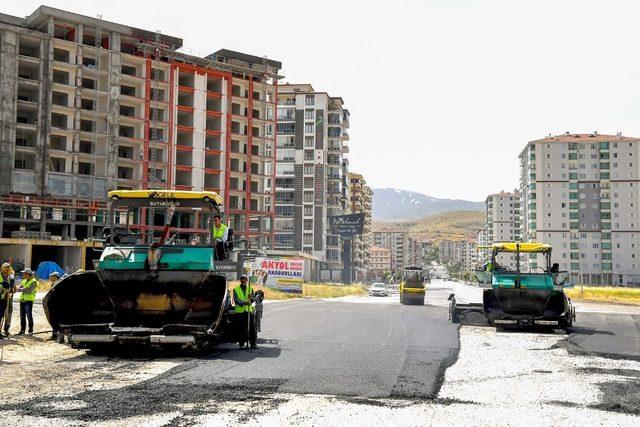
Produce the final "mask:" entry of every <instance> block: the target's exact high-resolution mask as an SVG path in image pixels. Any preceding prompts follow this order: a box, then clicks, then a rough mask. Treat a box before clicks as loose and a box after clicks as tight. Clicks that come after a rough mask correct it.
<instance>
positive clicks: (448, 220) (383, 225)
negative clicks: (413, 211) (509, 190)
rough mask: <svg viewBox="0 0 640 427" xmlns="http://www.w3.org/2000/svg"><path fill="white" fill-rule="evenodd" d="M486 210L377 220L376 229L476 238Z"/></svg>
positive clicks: (437, 237) (374, 225)
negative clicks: (406, 218)
mask: <svg viewBox="0 0 640 427" xmlns="http://www.w3.org/2000/svg"><path fill="white" fill-rule="evenodd" d="M484 224H485V218H484V212H476V211H455V212H444V213H440V214H436V215H431V216H428V217H426V218H421V219H418V220H412V221H375V222H374V224H373V229H374V230H398V231H407V232H409V233H411V234H412V235H416V236H421V237H427V238H430V239H434V240H442V239H453V240H457V239H464V238H475V237H476V236H477V232H478V229H479V228H482V227H484Z"/></svg>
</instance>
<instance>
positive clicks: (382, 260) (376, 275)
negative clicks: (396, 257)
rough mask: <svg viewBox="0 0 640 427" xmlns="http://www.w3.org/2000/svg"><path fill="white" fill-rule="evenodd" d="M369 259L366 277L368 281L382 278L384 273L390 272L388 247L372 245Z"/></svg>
mask: <svg viewBox="0 0 640 427" xmlns="http://www.w3.org/2000/svg"><path fill="white" fill-rule="evenodd" d="M369 250H370V253H371V256H370V258H369V259H370V261H369V267H368V273H367V274H368V279H369V280H370V281H381V280H384V278H385V275H386V274H388V273H390V272H391V270H392V268H391V251H390V250H389V249H388V248H383V247H378V246H372V247H371V248H370V249H369Z"/></svg>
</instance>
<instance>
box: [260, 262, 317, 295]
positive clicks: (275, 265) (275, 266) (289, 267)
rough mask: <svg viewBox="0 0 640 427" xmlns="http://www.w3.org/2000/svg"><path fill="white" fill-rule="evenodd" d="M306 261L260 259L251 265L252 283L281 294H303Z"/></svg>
mask: <svg viewBox="0 0 640 427" xmlns="http://www.w3.org/2000/svg"><path fill="white" fill-rule="evenodd" d="M303 278H304V260H303V259H298V258H266V257H258V258H256V259H255V260H254V261H253V262H252V263H251V274H250V281H251V284H252V285H254V286H258V287H259V286H266V287H269V288H274V289H277V290H279V291H281V292H291V293H302V280H303Z"/></svg>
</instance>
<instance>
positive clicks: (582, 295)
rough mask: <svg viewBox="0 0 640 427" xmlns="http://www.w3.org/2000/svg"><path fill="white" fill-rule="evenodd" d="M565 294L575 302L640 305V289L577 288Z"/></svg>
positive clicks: (568, 290) (567, 290)
mask: <svg viewBox="0 0 640 427" xmlns="http://www.w3.org/2000/svg"><path fill="white" fill-rule="evenodd" d="M565 292H566V293H567V295H568V296H569V298H571V299H572V300H574V301H584V302H600V303H609V304H622V305H640V288H624V287H611V286H598V287H596V286H575V287H574V288H571V289H566V290H565Z"/></svg>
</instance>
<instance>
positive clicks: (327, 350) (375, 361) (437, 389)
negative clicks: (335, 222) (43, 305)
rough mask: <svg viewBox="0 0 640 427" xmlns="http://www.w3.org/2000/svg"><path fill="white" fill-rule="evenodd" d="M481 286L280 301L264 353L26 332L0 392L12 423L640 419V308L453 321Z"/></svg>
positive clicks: (11, 354)
mask: <svg viewBox="0 0 640 427" xmlns="http://www.w3.org/2000/svg"><path fill="white" fill-rule="evenodd" d="M481 292H482V291H481V289H478V288H475V287H472V286H467V285H464V284H462V283H459V282H458V283H454V282H445V281H434V282H433V283H432V284H431V286H430V287H429V290H428V292H427V298H426V301H427V304H428V305H426V306H403V305H400V304H399V302H398V296H397V295H391V296H389V297H384V298H382V297H344V298H338V299H334V300H325V301H318V300H292V301H281V302H269V303H268V304H267V305H266V306H265V311H264V312H265V315H264V318H263V322H262V323H263V331H262V333H261V334H260V336H259V340H258V344H259V345H260V349H258V350H253V351H248V350H238V349H237V348H236V347H235V346H232V345H225V346H222V347H219V348H217V349H216V350H215V351H214V352H213V353H211V354H209V355H206V356H204V357H192V356H188V355H187V356H184V355H181V356H177V357H173V358H172V357H166V356H165V355H162V356H158V355H144V354H134V355H126V354H125V355H116V356H107V357H105V356H96V355H87V354H84V353H83V352H82V351H76V350H73V349H70V348H68V347H65V346H62V345H59V344H56V343H53V342H51V341H48V342H45V341H37V340H36V338H34V339H32V340H31V341H29V340H28V339H27V341H20V340H19V339H15V340H14V341H12V342H13V344H12V345H11V346H9V347H7V348H6V351H5V352H4V358H5V359H4V364H0V388H2V389H6V390H10V393H11V396H13V397H11V398H8V399H5V398H2V397H1V396H0V413H2V417H0V425H4V424H6V425H16V424H31V425H33V424H34V423H35V424H44V423H49V421H48V420H51V422H53V421H55V422H57V423H60V424H68V423H77V422H101V423H104V424H105V425H111V424H115V425H119V424H122V423H125V424H137V423H142V422H145V423H149V424H150V425H163V424H166V423H171V422H173V423H176V422H177V423H178V424H179V423H180V422H182V421H184V422H193V423H195V424H215V425H226V424H236V423H238V422H241V423H242V422H251V423H254V422H258V423H264V424H274V425H280V424H283V423H288V424H295V425H300V424H307V425H317V424H334V425H335V424H336V423H338V422H340V423H343V422H344V423H346V424H354V423H356V424H367V425H370V424H375V423H383V424H391V423H396V424H398V423H401V424H404V425H414V424H416V423H417V424H423V423H425V422H432V423H434V424H459V423H461V422H462V421H461V420H463V419H474V420H476V421H477V422H478V423H480V424H483V423H491V424H493V423H495V422H496V420H502V421H506V422H505V424H518V423H519V421H520V423H522V424H531V423H533V424H536V423H538V424H539V423H540V420H541V419H546V420H548V421H549V423H560V424H563V423H564V424H575V423H583V422H584V420H585V416H586V417H588V419H590V420H592V421H593V422H594V423H596V422H597V423H603V424H626V423H628V422H629V420H631V421H632V424H633V423H634V422H633V420H634V419H637V418H638V409H637V408H638V407H639V406H640V386H637V385H636V384H637V378H638V373H640V365H639V364H638V363H639V362H638V359H639V358H638V356H640V349H638V345H640V332H639V322H638V319H639V315H638V314H640V313H638V311H637V310H635V309H628V308H626V309H625V308H621V307H617V306H609V307H604V306H588V307H587V306H579V307H578V308H579V310H578V319H577V322H576V328H575V331H574V332H573V333H572V334H570V335H566V334H563V333H555V334H539V333H532V332H513V333H512V332H500V331H495V329H494V328H489V327H473V326H462V327H460V325H457V324H450V323H449V321H448V316H447V314H448V313H447V311H448V309H447V305H448V302H447V297H448V296H449V294H450V293H455V294H456V295H457V296H458V298H460V299H462V300H464V301H466V302H474V301H477V300H478V298H479V296H480V295H481ZM460 343H462V345H461V344H460ZM20 346H21V347H22V348H20ZM27 377H29V378H30V380H29V381H28V382H24V381H22V380H21V379H22V378H27ZM551 383H552V384H553V387H551V388H549V387H548V385H549V384H551ZM505 390H511V391H510V392H511V393H512V394H513V393H515V394H514V399H516V400H517V401H518V402H519V403H518V405H514V404H513V402H512V401H510V400H508V399H507V400H505V399H503V396H504V392H505ZM516 392H517V393H516ZM607 399H608V400H607ZM416 417H417V418H416ZM425 417H426V418H425ZM2 420H4V421H2ZM181 420H182V421H181ZM428 420H431V421H428ZM54 424H55V423H54Z"/></svg>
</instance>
